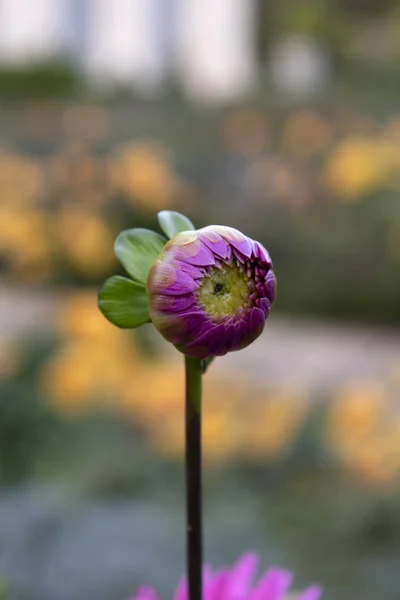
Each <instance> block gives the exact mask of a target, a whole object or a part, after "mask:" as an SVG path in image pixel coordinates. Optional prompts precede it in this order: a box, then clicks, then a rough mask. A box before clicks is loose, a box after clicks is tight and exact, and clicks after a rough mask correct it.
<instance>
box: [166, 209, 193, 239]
mask: <svg viewBox="0 0 400 600" xmlns="http://www.w3.org/2000/svg"><path fill="white" fill-rule="evenodd" d="M158 222H159V223H160V227H161V229H162V230H163V232H164V233H165V235H166V236H168V237H169V239H171V238H173V237H175V236H176V234H177V233H180V232H181V231H193V230H194V229H195V227H194V225H193V223H192V222H191V221H189V219H188V218H187V217H185V215H181V213H178V212H175V211H174V210H162V211H161V212H159V213H158Z"/></svg>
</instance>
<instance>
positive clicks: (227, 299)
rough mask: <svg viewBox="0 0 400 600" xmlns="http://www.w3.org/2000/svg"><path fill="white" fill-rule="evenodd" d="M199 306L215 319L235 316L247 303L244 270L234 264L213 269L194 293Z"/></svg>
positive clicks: (247, 296) (248, 293) (248, 292)
mask: <svg viewBox="0 0 400 600" xmlns="http://www.w3.org/2000/svg"><path fill="white" fill-rule="evenodd" d="M196 293H197V296H198V299H199V303H200V305H201V306H202V307H203V308H204V309H205V311H206V312H207V313H209V314H210V315H212V316H213V317H216V318H222V317H225V316H231V315H232V316H233V315H236V314H237V313H238V312H239V310H240V309H241V308H244V307H245V306H246V305H247V304H248V301H249V298H250V291H249V287H248V283H247V277H246V274H245V272H244V269H243V270H241V269H239V267H237V265H236V264H234V263H232V264H230V265H224V266H222V267H221V268H218V267H213V268H212V269H211V271H210V272H209V273H208V274H207V275H206V276H205V277H204V279H203V281H202V283H201V285H200V287H199V288H198V289H197V291H196Z"/></svg>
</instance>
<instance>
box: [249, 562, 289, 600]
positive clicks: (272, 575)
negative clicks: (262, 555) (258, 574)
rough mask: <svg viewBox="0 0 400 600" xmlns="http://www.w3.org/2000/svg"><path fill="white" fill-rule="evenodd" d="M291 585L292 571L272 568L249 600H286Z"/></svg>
mask: <svg viewBox="0 0 400 600" xmlns="http://www.w3.org/2000/svg"><path fill="white" fill-rule="evenodd" d="M291 584H292V574H291V573H290V571H285V570H283V569H277V568H276V567H272V568H271V569H269V570H268V571H267V572H266V573H265V575H264V576H263V577H262V578H261V579H260V581H259V582H258V584H257V586H256V588H255V589H254V590H253V592H252V593H251V595H250V598H249V600H285V597H286V595H287V593H288V592H289V590H290V586H291Z"/></svg>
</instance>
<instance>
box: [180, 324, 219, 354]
mask: <svg viewBox="0 0 400 600" xmlns="http://www.w3.org/2000/svg"><path fill="white" fill-rule="evenodd" d="M225 332H226V326H225V325H215V326H214V327H211V328H207V330H206V331H204V330H203V328H202V329H201V330H200V333H199V334H198V335H197V336H196V337H195V338H194V339H193V340H192V341H191V342H190V343H189V344H188V346H187V353H188V354H189V355H190V356H195V354H194V353H193V354H192V352H195V353H196V358H207V357H208V356H211V355H213V356H218V355H219V350H220V348H221V346H222V345H223V344H224V342H225ZM197 348H199V349H200V354H202V356H199V355H198V353H197V351H196V349H197ZM204 349H205V350H204ZM204 352H206V354H205V355H204V356H203V354H204Z"/></svg>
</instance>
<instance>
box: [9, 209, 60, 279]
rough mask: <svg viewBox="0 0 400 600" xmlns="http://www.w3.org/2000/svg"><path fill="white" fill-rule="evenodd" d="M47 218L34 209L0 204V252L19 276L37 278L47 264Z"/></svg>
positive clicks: (48, 269)
mask: <svg viewBox="0 0 400 600" xmlns="http://www.w3.org/2000/svg"><path fill="white" fill-rule="evenodd" d="M49 230H50V217H49V215H48V214H47V213H46V212H44V211H41V210H38V209H34V208H24V209H23V208H22V207H21V208H20V207H18V206H16V207H11V206H8V205H7V204H3V205H2V206H0V254H2V255H4V256H5V257H6V260H7V262H8V264H9V265H10V267H11V270H13V271H14V272H15V273H17V274H18V277H19V278H20V279H24V280H28V281H32V280H38V279H39V280H41V279H42V275H43V274H47V275H48V274H49V271H50V263H51V252H52V246H51V240H50V239H49V236H48V232H49Z"/></svg>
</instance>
